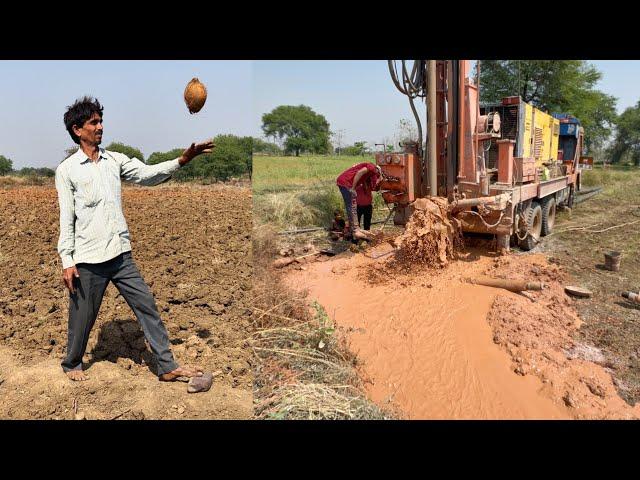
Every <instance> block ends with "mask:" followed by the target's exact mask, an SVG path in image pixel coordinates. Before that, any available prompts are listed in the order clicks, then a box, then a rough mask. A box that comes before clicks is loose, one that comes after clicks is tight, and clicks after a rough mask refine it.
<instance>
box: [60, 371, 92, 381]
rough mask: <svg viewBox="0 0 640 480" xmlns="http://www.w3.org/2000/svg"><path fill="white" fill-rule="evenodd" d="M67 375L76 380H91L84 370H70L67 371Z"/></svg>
mask: <svg viewBox="0 0 640 480" xmlns="http://www.w3.org/2000/svg"><path fill="white" fill-rule="evenodd" d="M65 373H66V374H67V377H69V378H70V379H71V380H73V381H74V382H84V381H85V380H89V377H87V376H86V375H85V374H84V372H83V371H82V370H69V371H68V372H65Z"/></svg>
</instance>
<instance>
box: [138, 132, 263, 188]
mask: <svg viewBox="0 0 640 480" xmlns="http://www.w3.org/2000/svg"><path fill="white" fill-rule="evenodd" d="M213 142H214V143H215V148H214V149H213V152H211V153H206V154H203V155H199V156H197V157H196V158H194V159H193V160H191V161H190V162H189V163H187V164H186V165H184V166H183V167H181V168H180V169H179V170H178V171H177V172H176V173H174V174H173V178H175V179H176V180H189V179H193V178H211V179H216V180H223V181H224V180H228V179H229V178H231V177H240V176H242V175H246V174H248V175H251V166H252V165H251V160H252V157H251V156H252V143H253V139H252V138H251V137H238V136H236V135H230V134H227V135H218V136H217V137H215V138H214V139H213ZM184 150H185V148H174V149H173V150H169V151H168V152H153V153H152V154H151V155H149V159H148V161H147V163H148V164H149V165H154V164H156V163H160V162H166V161H167V160H173V159H175V158H178V157H179V156H180V155H182V152H184Z"/></svg>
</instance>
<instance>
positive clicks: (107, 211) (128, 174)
mask: <svg viewBox="0 0 640 480" xmlns="http://www.w3.org/2000/svg"><path fill="white" fill-rule="evenodd" d="M178 168H180V164H179V162H178V159H177V158H176V159H175V160H169V161H167V162H162V163H157V164H155V165H146V164H145V163H143V162H141V161H140V160H138V159H137V158H129V157H127V156H126V155H124V154H122V153H117V152H110V151H107V150H104V149H102V148H101V149H100V157H99V159H98V161H96V162H92V161H91V159H89V157H87V155H86V154H85V153H84V152H83V151H82V149H81V148H78V151H77V152H76V153H74V154H73V155H71V156H70V157H69V158H67V159H66V160H64V161H63V162H62V163H61V164H60V165H58V168H56V190H58V201H59V205H60V238H59V240H58V253H59V254H60V258H61V259H62V268H69V267H71V266H73V265H75V264H78V263H102V262H106V261H107V260H111V259H112V258H115V257H117V256H118V255H120V254H121V253H124V252H128V251H130V250H131V242H130V239H129V229H128V227H127V222H126V220H125V218H124V214H123V213H122V192H121V179H123V180H126V181H130V182H134V183H139V184H141V185H148V186H151V185H157V184H159V183H162V182H164V181H165V180H168V179H169V178H170V177H171V175H172V174H173V172H175V171H176V170H177V169H178Z"/></svg>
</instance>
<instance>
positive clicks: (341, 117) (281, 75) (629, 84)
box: [252, 60, 640, 147]
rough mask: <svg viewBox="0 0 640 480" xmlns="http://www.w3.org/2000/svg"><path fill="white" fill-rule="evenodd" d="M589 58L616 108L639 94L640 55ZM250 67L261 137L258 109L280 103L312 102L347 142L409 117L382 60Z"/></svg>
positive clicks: (375, 138) (386, 130)
mask: <svg viewBox="0 0 640 480" xmlns="http://www.w3.org/2000/svg"><path fill="white" fill-rule="evenodd" d="M590 63H593V64H594V65H595V66H596V67H597V68H598V70H600V71H601V72H602V74H603V78H602V80H601V81H600V83H599V84H598V88H599V89H600V90H602V91H604V92H605V93H608V94H610V95H613V96H614V97H617V98H618V113H621V112H622V111H623V110H624V109H625V108H627V107H630V106H633V105H635V104H636V103H637V102H638V100H640V61H636V60H630V61H618V60H616V61H613V60H604V61H602V60H600V61H590ZM253 71H254V75H253V105H254V110H255V112H256V114H255V115H254V118H253V121H252V134H253V135H254V136H260V137H262V130H261V128H260V126H261V124H262V122H261V116H262V114H264V113H267V112H269V111H271V110H272V109H273V108H275V107H277V106H278V105H299V104H304V105H308V106H310V107H311V108H312V109H313V110H314V111H316V112H318V113H321V114H323V115H324V116H325V117H326V118H327V120H328V121H329V123H330V125H331V130H332V131H337V130H344V137H343V144H345V145H346V144H352V143H353V142H355V141H361V140H364V141H367V142H369V146H371V147H372V146H373V144H374V143H380V142H382V141H383V139H385V138H392V137H393V136H394V135H395V134H396V133H397V131H398V123H399V121H400V119H402V118H406V119H410V120H411V121H413V114H412V113H411V110H410V107H409V102H408V100H407V97H406V96H404V95H402V94H401V93H400V92H399V91H398V90H396V88H395V86H394V85H393V83H392V81H391V78H390V76H389V71H388V68H387V62H386V60H376V61H357V60H355V61H258V62H254V69H253ZM421 108H423V109H424V107H423V106H422V104H421Z"/></svg>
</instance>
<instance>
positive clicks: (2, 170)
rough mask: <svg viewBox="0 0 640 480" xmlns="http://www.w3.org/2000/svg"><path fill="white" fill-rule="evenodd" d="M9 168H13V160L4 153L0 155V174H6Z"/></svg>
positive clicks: (9, 170)
mask: <svg viewBox="0 0 640 480" xmlns="http://www.w3.org/2000/svg"><path fill="white" fill-rule="evenodd" d="M11 170H13V162H12V161H11V160H10V159H8V158H7V157H5V156H4V155H0V175H8V174H9V173H11Z"/></svg>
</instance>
